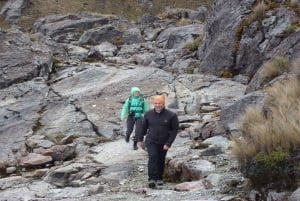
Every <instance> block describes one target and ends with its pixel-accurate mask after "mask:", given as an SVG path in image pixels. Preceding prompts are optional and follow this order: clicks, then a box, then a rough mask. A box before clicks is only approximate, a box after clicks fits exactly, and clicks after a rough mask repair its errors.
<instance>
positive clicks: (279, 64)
mask: <svg viewBox="0 0 300 201" xmlns="http://www.w3.org/2000/svg"><path fill="white" fill-rule="evenodd" d="M289 66H290V64H289V60H288V59H287V58H284V57H276V58H275V59H274V60H272V61H267V62H266V63H264V64H263V67H262V71H261V72H260V78H261V79H262V80H263V81H266V82H268V81H271V80H272V79H274V78H275V77H277V76H279V75H281V74H283V73H284V72H288V71H289V70H290V67H289Z"/></svg>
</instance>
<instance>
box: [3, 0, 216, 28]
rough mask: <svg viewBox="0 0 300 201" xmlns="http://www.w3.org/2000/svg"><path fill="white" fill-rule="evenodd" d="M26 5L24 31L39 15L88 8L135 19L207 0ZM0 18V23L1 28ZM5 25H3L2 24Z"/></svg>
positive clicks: (38, 0) (35, 1) (34, 1)
mask: <svg viewBox="0 0 300 201" xmlns="http://www.w3.org/2000/svg"><path fill="white" fill-rule="evenodd" d="M30 2H31V3H30V6H29V8H28V9H26V10H25V11H24V13H23V14H22V16H21V18H20V20H19V22H18V25H19V26H20V27H22V28H23V29H24V30H26V31H30V28H31V26H32V24H33V23H34V22H35V21H36V20H37V19H38V18H41V17H45V16H48V15H53V14H56V15H58V14H61V15H65V14H70V13H78V12H83V11H88V12H92V13H101V14H109V15H118V16H124V17H126V18H127V19H129V20H132V21H137V20H138V19H139V17H140V16H142V15H143V14H145V13H148V14H151V15H157V14H159V13H162V12H165V11H166V9H167V8H187V9H195V8H197V7H199V6H201V5H205V6H208V7H209V5H210V4H211V0H200V1H199V0H185V1H181V0H164V1H161V0H153V1H152V2H153V5H154V6H151V5H147V4H141V3H139V2H140V1H136V0H127V1H120V0H110V1H99V0H85V1H80V0H73V1H69V0H59V1H58V0H47V1H45V0H31V1H30ZM5 3H6V1H0V6H1V7H2V6H3V5H5ZM2 24H3V25H5V23H4V19H0V27H1V28H4V27H3V26H2ZM5 28H6V27H5Z"/></svg>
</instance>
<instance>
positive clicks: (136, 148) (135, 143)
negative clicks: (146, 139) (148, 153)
mask: <svg viewBox="0 0 300 201" xmlns="http://www.w3.org/2000/svg"><path fill="white" fill-rule="evenodd" d="M133 150H138V146H137V142H136V141H134V142H133Z"/></svg>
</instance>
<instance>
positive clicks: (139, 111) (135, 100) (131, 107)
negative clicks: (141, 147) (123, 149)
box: [121, 87, 149, 150]
mask: <svg viewBox="0 0 300 201" xmlns="http://www.w3.org/2000/svg"><path fill="white" fill-rule="evenodd" d="M148 110H149V106H148V103H147V101H146V99H145V98H144V97H143V96H142V94H141V90H140V89H139V88H138V87H132V88H131V91H130V97H129V98H127V99H126V101H125V103H124V105H123V107H122V112H121V120H122V121H123V120H124V119H125V118H126V116H127V130H126V136H125V141H126V142H129V139H130V135H131V133H132V131H133V129H134V126H135V135H134V138H133V149H134V150H137V149H138V146H137V141H138V136H139V133H140V132H141V126H142V121H143V117H144V113H145V112H146V111H148Z"/></svg>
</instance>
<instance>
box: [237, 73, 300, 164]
mask: <svg viewBox="0 0 300 201" xmlns="http://www.w3.org/2000/svg"><path fill="white" fill-rule="evenodd" d="M266 92H267V96H266V105H267V110H268V111H269V112H268V114H267V115H263V114H262V113H261V110H260V109H259V108H256V107H249V108H247V110H246V114H245V116H244V118H243V123H242V126H241V132H242V133H243V138H237V139H233V140H234V146H233V148H232V151H233V154H234V155H235V156H236V157H237V158H238V159H239V161H245V160H247V159H249V158H255V157H256V156H257V155H258V154H265V155H269V154H272V153H274V152H276V151H278V150H283V151H284V152H287V153H290V152H292V151H295V150H296V149H299V147H300V99H299V97H300V82H299V80H297V79H296V78H292V79H290V80H284V81H282V82H277V83H275V84H274V85H273V86H272V87H270V88H268V89H267V90H266Z"/></svg>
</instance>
